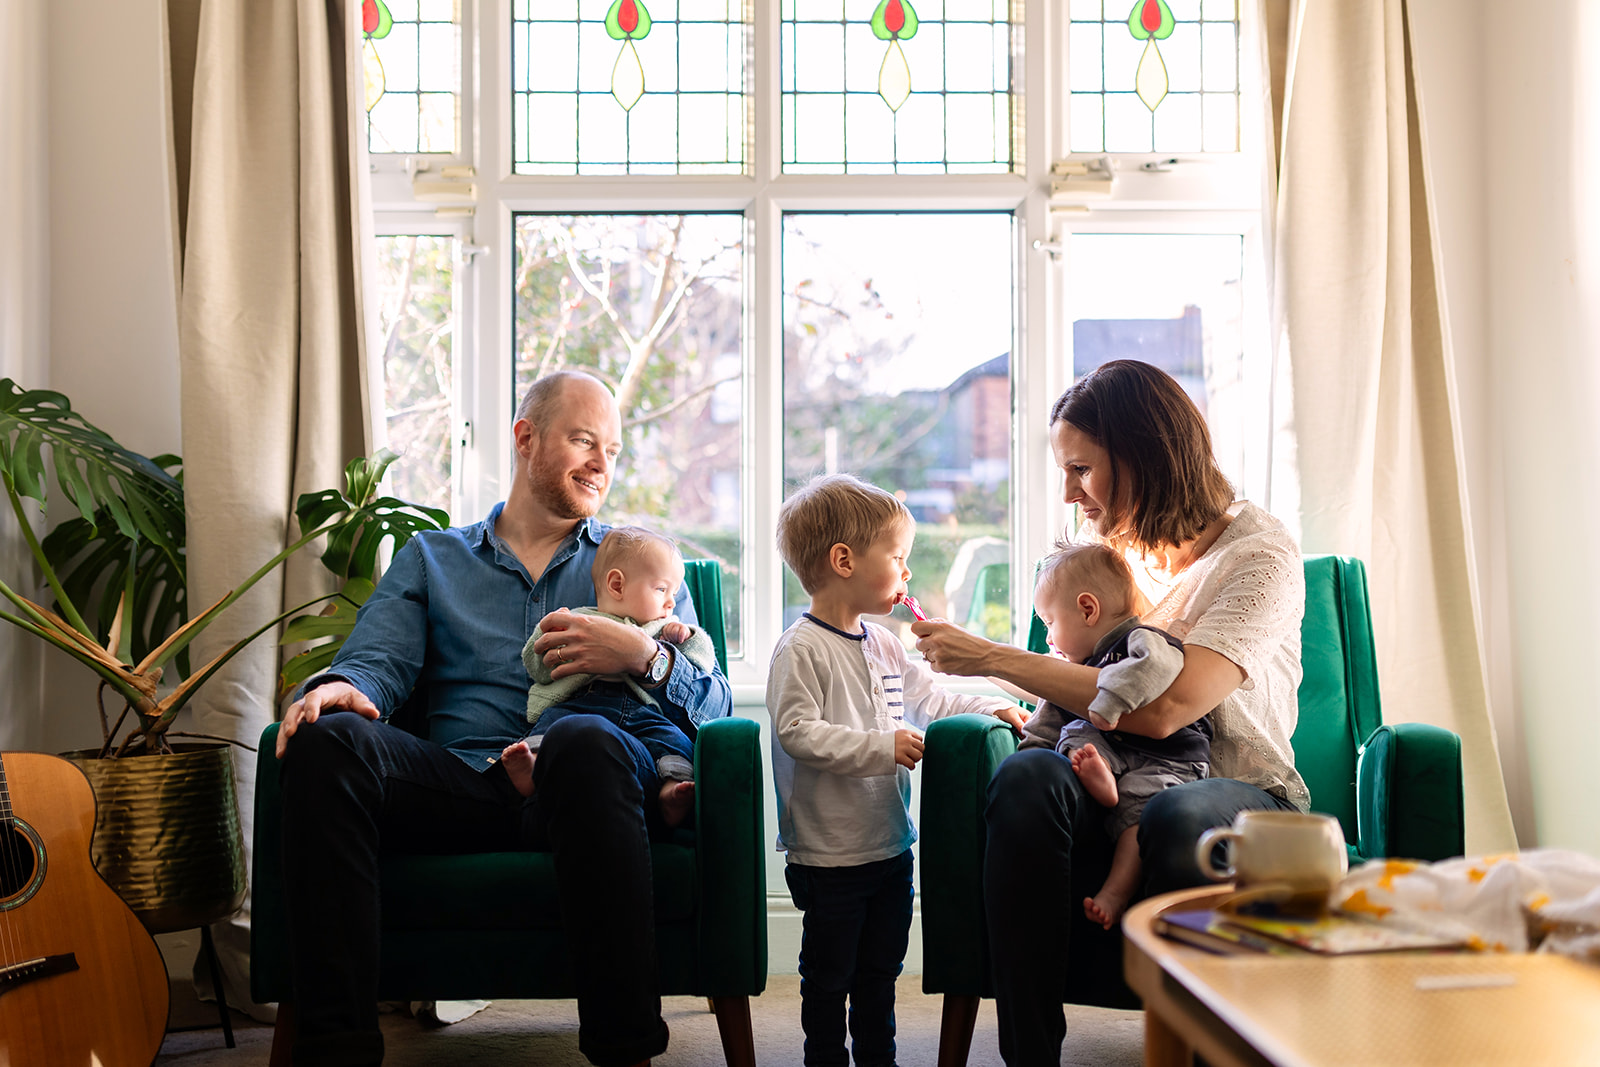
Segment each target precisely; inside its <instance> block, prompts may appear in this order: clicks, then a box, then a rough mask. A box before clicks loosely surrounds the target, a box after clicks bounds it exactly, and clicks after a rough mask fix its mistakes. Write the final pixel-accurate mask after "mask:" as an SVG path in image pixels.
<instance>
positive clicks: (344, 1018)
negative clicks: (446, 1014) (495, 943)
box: [281, 712, 667, 1067]
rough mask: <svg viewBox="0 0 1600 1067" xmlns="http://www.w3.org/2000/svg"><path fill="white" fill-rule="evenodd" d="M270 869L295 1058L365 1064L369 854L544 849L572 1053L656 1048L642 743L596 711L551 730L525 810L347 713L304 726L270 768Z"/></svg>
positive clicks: (661, 1045)
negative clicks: (279, 869) (283, 897)
mask: <svg viewBox="0 0 1600 1067" xmlns="http://www.w3.org/2000/svg"><path fill="white" fill-rule="evenodd" d="M281 773H282V776H283V872H284V886H285V893H286V894H287V895H288V898H289V899H288V900H287V902H286V904H287V911H288V920H289V938H290V957H291V969H292V975H293V981H294V999H295V1004H296V1008H297V1011H298V1014H299V1030H300V1033H299V1040H298V1041H297V1042H296V1046H295V1062H296V1063H297V1064H307V1065H310V1064H318V1065H320V1064H364V1063H377V1062H378V1061H379V1060H381V1059H382V1056H383V1038H382V1036H381V1035H380V1034H379V1032H378V1014H377V994H378V945H379V911H380V906H381V901H380V900H379V885H378V883H379V856H380V853H381V852H412V853H467V852H504V851H551V852H554V853H555V856H556V863H555V866H556V879H557V882H558V886H559V889H560V893H561V902H562V919H563V922H564V923H565V925H566V928H567V931H568V935H569V937H570V938H571V940H572V943H573V953H572V960H573V966H574V968H575V970H576V972H577V984H578V1020H579V1024H580V1030H579V1038H578V1043H579V1048H580V1049H582V1051H583V1053H584V1055H586V1056H588V1057H589V1059H590V1060H591V1061H593V1062H594V1063H596V1064H600V1065H602V1067H610V1065H613V1064H632V1063H637V1062H639V1061H640V1060H644V1059H648V1058H649V1057H651V1056H656V1055H659V1054H660V1053H661V1052H662V1051H663V1050H665V1049H666V1047H667V1026H666V1023H665V1022H664V1021H663V1020H662V1018H661V997H660V994H659V992H658V990H657V971H656V946H655V914H654V910H653V895H652V894H653V889H652V882H651V871H650V843H649V835H648V832H647V830H646V825H645V815H644V812H645V800H646V798H649V799H650V800H651V801H652V802H653V801H654V798H655V796H656V792H657V790H658V789H659V783H658V782H657V780H656V773H655V766H654V762H653V761H652V759H651V758H650V754H649V753H648V752H647V751H646V750H645V748H644V746H643V745H642V744H640V742H639V741H638V740H637V739H635V738H632V737H629V736H628V735H627V734H625V733H623V732H622V731H621V730H620V729H618V728H617V726H616V725H614V724H613V723H611V722H609V721H607V720H605V719H603V718H600V717H598V716H594V715H574V716H569V717H567V718H564V719H562V720H561V721H560V722H558V723H555V724H553V725H552V726H551V728H550V730H549V732H548V733H547V735H546V736H545V740H544V745H543V747H542V749H541V750H540V754H539V759H538V761H537V762H536V763H535V764H534V785H535V789H536V792H535V794H534V796H533V797H532V798H529V799H527V800H524V798H523V797H521V796H520V795H518V793H517V791H516V790H515V789H514V788H513V787H512V785H511V783H510V781H509V780H508V779H507V778H506V776H505V774H504V772H503V771H500V770H499V769H498V768H495V769H492V770H490V771H489V772H486V773H479V772H478V771H475V770H473V769H472V768H470V767H468V766H467V765H466V763H464V762H463V761H462V760H461V759H460V757H458V756H455V755H453V754H451V753H450V752H447V751H446V750H445V749H443V748H441V747H439V746H438V745H436V744H433V743H432V742H430V741H426V740H423V739H421V738H418V737H414V736H413V735H411V734H409V733H406V732H405V731H404V730H400V729H398V728H395V727H391V726H388V725H385V724H382V723H378V722H373V721H371V720H368V719H365V718H362V717H361V716H359V715H356V714H353V713H350V712H339V713H335V714H325V715H323V716H322V717H321V718H319V719H318V720H317V721H316V722H314V723H311V724H309V725H302V726H301V727H300V729H299V730H298V731H297V732H296V733H295V735H294V737H293V738H292V739H290V741H289V747H288V752H287V754H286V755H285V757H284V762H283V770H282V772H281Z"/></svg>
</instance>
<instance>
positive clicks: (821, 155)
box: [779, 0, 1021, 174]
mask: <svg viewBox="0 0 1600 1067" xmlns="http://www.w3.org/2000/svg"><path fill="white" fill-rule="evenodd" d="M1020 8H1021V4H1020V3H1014V2H1013V0H783V2H782V4H781V7H780V13H781V14H782V23H781V25H780V27H779V50H780V53H781V61H780V74H779V80H780V83H781V88H782V94H783V100H782V116H783V118H782V121H783V135H782V147H783V169H784V171H785V172H786V173H790V174H808V173H809V174H845V173H848V174H872V173H897V174H927V173H933V174H981V173H995V172H1005V171H1009V170H1011V169H1012V168H1013V167H1014V166H1015V165H1017V164H1018V161H1019V160H1020V152H1019V151H1018V145H1017V143H1016V141H1017V120H1018V117H1019V116H1018V109H1017V107H1016V106H1015V101H1014V100H1013V98H1012V94H1011V86H1012V84H1013V83H1014V82H1015V81H1016V79H1017V78H1018V77H1020V74H1021V71H1020V64H1018V63H1017V62H1016V60H1015V59H1014V57H1013V47H1012V44H1013V40H1014V35H1020V32H1021V31H1020V28H1019V27H1018V26H1017V25H1016V24H1015V23H1016V21H1017V20H1020V17H1021V12H1020Z"/></svg>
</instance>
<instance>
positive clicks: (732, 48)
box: [511, 0, 749, 174]
mask: <svg viewBox="0 0 1600 1067" xmlns="http://www.w3.org/2000/svg"><path fill="white" fill-rule="evenodd" d="M748 47H749V31H748V25H747V22H746V19H745V3H744V0H513V2H512V10H511V85H512V92H511V100H512V105H511V141H512V157H513V158H512V165H513V173H516V174H741V173H743V172H744V170H745V161H746V159H747V158H748V156H749V153H748V151H747V150H746V142H747V140H748V137H749V123H748V121H747V119H746V104H747V97H746V92H745V79H746V67H747V61H746V56H747V52H748Z"/></svg>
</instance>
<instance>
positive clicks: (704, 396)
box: [514, 215, 744, 655]
mask: <svg viewBox="0 0 1600 1067" xmlns="http://www.w3.org/2000/svg"><path fill="white" fill-rule="evenodd" d="M515 234H516V261H515V270H516V275H515V299H516V361H515V370H514V373H515V384H516V392H517V394H518V395H519V396H520V395H521V393H522V392H523V391H524V390H525V389H526V388H527V386H528V385H529V384H530V383H531V382H533V381H534V380H536V379H537V378H539V377H540V376H542V375H545V374H548V373H550V372H551V371H555V370H560V369H562V368H582V369H586V370H590V371H592V372H594V373H595V374H597V375H598V376H599V377H600V378H601V379H602V380H604V381H605V382H606V383H607V384H608V385H610V386H611V388H612V389H613V391H614V392H615V393H616V396H617V403H618V406H619V407H620V408H621V409H622V428H623V452H622V457H621V459H620V461H619V463H618V473H617V481H616V484H615V485H614V487H613V488H612V491H611V495H610V497H609V499H608V500H607V502H606V509H605V512H604V514H603V515H602V517H603V518H605V519H606V520H607V521H610V522H617V523H621V522H630V523H640V524H643V525H646V526H650V527H653V528H655V529H658V530H661V531H662V532H663V533H666V534H669V535H670V536H672V537H674V538H676V539H677V541H678V543H679V545H680V547H681V548H682V550H683V553H684V555H685V556H686V557H689V558H712V559H717V560H719V561H721V563H722V567H723V574H724V590H725V605H726V609H727V613H728V618H727V623H728V638H729V642H728V643H729V648H728V651H729V654H730V655H737V654H738V649H739V641H740V637H739V635H740V633H741V630H740V613H741V605H740V598H739V597H738V596H737V595H736V591H737V590H738V589H739V588H740V574H739V565H740V550H741V542H740V530H739V521H740V517H741V515H742V509H741V506H740V484H739V475H740V465H741V460H742V440H743V432H742V423H743V418H742V408H743V404H742V396H743V393H742V391H741V390H740V387H739V383H740V380H741V376H742V373H743V366H744V360H743V336H744V328H743V327H744V322H743V307H742V294H743V282H742V279H741V273H742V248H743V238H744V217H743V216H742V215H519V216H518V217H517V219H516V226H515Z"/></svg>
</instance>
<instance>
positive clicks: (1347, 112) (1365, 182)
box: [1275, 0, 1515, 853]
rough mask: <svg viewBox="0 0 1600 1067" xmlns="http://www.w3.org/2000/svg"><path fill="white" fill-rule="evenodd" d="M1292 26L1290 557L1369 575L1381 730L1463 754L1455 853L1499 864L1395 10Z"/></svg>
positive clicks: (1284, 291)
mask: <svg viewBox="0 0 1600 1067" xmlns="http://www.w3.org/2000/svg"><path fill="white" fill-rule="evenodd" d="M1291 27H1292V28H1291V29H1290V31H1289V32H1288V33H1286V34H1284V36H1283V38H1282V39H1283V40H1285V41H1287V49H1288V64H1287V66H1288V74H1287V85H1288V88H1287V99H1286V102H1285V108H1284V125H1283V129H1282V157H1281V168H1280V171H1279V181H1278V216H1277V232H1276V264H1275V284H1276V286H1277V303H1278V310H1279V320H1278V324H1277V341H1278V356H1279V362H1280V365H1281V366H1282V367H1284V369H1285V377H1286V379H1287V380H1290V381H1292V395H1293V411H1294V426H1295V441H1294V455H1296V456H1297V458H1298V463H1297V468H1298V476H1299V490H1298V494H1299V501H1300V523H1301V536H1302V543H1303V545H1304V547H1305V549H1306V551H1308V552H1338V553H1345V554H1349V555H1354V556H1359V557H1361V558H1362V559H1363V560H1365V561H1366V563H1367V567H1368V575H1369V581H1370V582H1371V587H1372V604H1373V628H1374V634H1375V637H1376V641H1377V646H1378V673H1379V677H1380V681H1381V685H1382V696H1383V707H1384V717H1385V718H1386V719H1387V720H1388V721H1390V722H1407V721H1414V722H1429V723H1434V724H1437V725H1439V726H1444V727H1447V728H1449V729H1451V730H1454V731H1455V732H1456V733H1458V734H1460V735H1461V740H1462V746H1463V750H1464V754H1463V759H1464V763H1465V775H1466V808H1467V851H1468V852H1469V853H1475V852H1483V851H1491V850H1499V849H1503V848H1511V847H1514V846H1515V839H1514V836H1513V832H1512V827H1511V816H1510V810H1509V808H1508V806H1507V803H1506V795H1505V787H1504V784H1503V781H1502V779H1501V774H1500V761H1499V755H1498V751H1497V749H1496V746H1495V736H1494V728H1493V725H1492V722H1491V720H1490V716H1489V705H1488V690H1487V684H1486V679H1485V671H1484V654H1483V646H1482V640H1481V633H1482V627H1481V620H1480V616H1479V603H1478V597H1477V591H1476V587H1475V575H1474V571H1473V562H1472V559H1473V556H1472V549H1471V541H1470V536H1471V532H1470V529H1469V528H1468V525H1467V506H1466V505H1467V500H1466V490H1465V480H1464V472H1463V469H1462V452H1461V447H1460V436H1461V431H1460V424H1459V419H1458V407H1457V398H1456V386H1455V380H1454V371H1453V363H1452V358H1451V354H1450V344H1449V337H1448V334H1447V331H1446V328H1445V320H1444V314H1443V297H1442V294H1441V292H1440V285H1441V272H1440V270H1439V266H1438V262H1437V257H1438V248H1437V245H1436V241H1435V236H1434V219H1433V216H1432V214H1431V208H1430V198H1429V189H1428V180H1427V174H1426V169H1425V167H1424V154H1425V153H1424V146H1425V142H1424V139H1423V131H1422V128H1421V124H1420V122H1419V120H1418V109H1417V96H1416V87H1415V79H1414V76H1413V71H1412V62H1411V49H1410V42H1409V27H1408V26H1407V20H1406V3H1405V2H1404V0H1300V2H1299V3H1298V4H1297V6H1296V10H1295V12H1294V18H1293V20H1292V23H1291ZM1292 495H1293V491H1292V490H1290V491H1289V492H1286V493H1285V494H1283V495H1282V496H1280V497H1278V498H1276V499H1275V503H1278V504H1279V505H1280V506H1281V503H1282V502H1283V501H1286V500H1288V499H1290V498H1291V497H1292Z"/></svg>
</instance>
